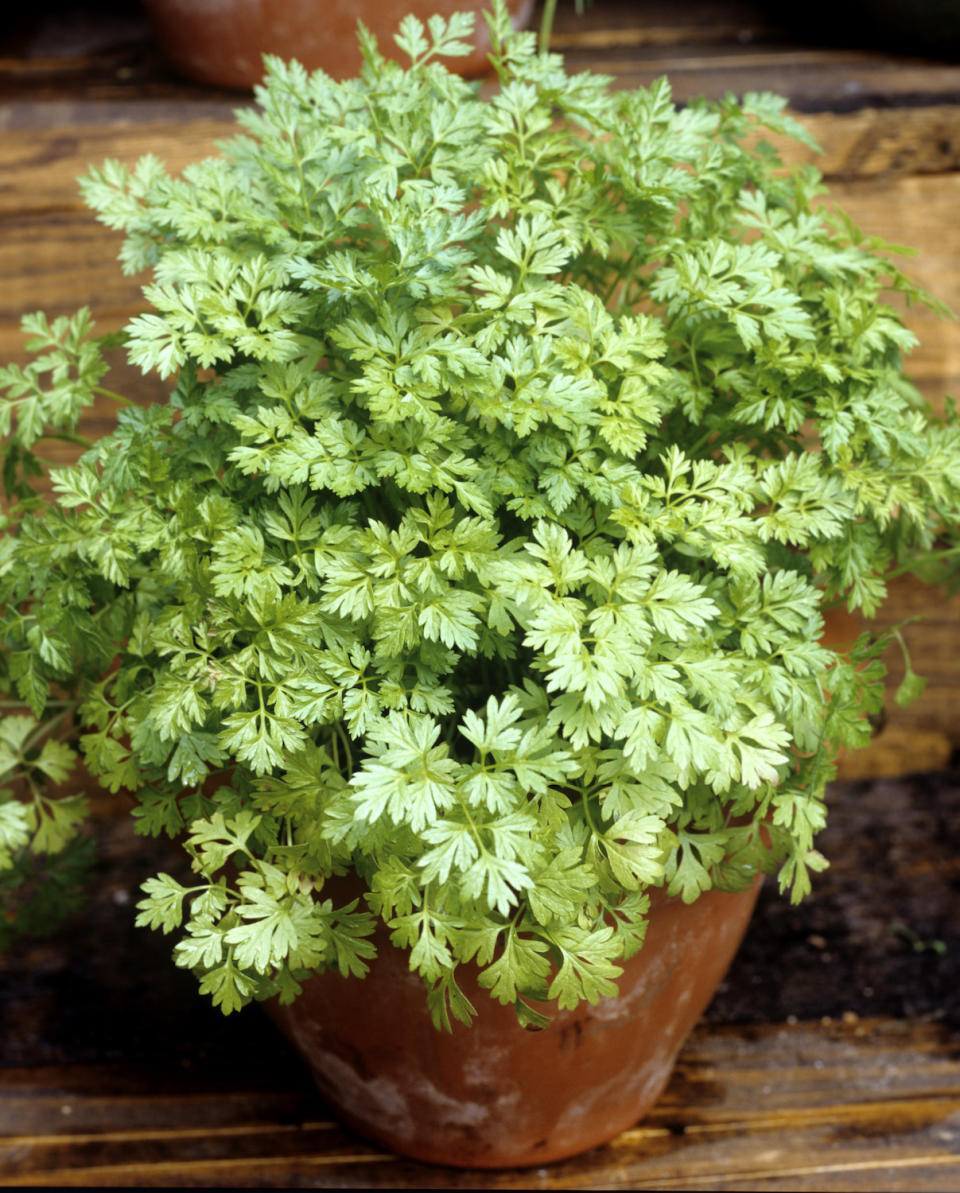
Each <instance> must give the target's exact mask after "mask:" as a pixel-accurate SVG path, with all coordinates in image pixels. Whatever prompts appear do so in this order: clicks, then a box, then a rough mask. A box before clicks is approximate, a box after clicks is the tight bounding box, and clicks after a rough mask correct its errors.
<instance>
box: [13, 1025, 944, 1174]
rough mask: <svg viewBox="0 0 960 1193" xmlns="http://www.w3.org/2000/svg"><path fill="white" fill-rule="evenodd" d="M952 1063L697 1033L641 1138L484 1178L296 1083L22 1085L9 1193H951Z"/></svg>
mask: <svg viewBox="0 0 960 1193" xmlns="http://www.w3.org/2000/svg"><path fill="white" fill-rule="evenodd" d="M958 1051H960V1050H958V1047H957V1041H956V1040H955V1039H954V1038H953V1037H952V1036H951V1035H950V1033H949V1032H947V1031H946V1030H945V1029H944V1028H942V1027H939V1026H930V1025H919V1026H913V1027H906V1026H904V1025H900V1024H896V1023H891V1022H889V1021H886V1020H863V1021H856V1022H854V1021H852V1020H851V1021H849V1022H847V1023H841V1024H833V1025H830V1026H824V1025H823V1024H819V1023H817V1024H807V1023H797V1024H793V1025H784V1026H770V1027H760V1028H757V1029H755V1030H753V1031H751V1032H744V1031H743V1030H742V1029H730V1028H727V1029H724V1028H706V1027H703V1028H699V1029H698V1030H697V1031H696V1032H695V1033H694V1035H693V1036H692V1038H691V1039H690V1040H689V1041H688V1044H687V1046H686V1048H685V1050H684V1053H683V1057H682V1059H681V1061H680V1064H679V1065H678V1067H677V1069H676V1071H675V1073H674V1077H673V1079H672V1081H671V1083H670V1086H669V1088H668V1089H667V1091H666V1094H665V1096H664V1098H663V1099H662V1101H661V1102H660V1104H659V1105H658V1106H657V1108H656V1109H655V1111H654V1112H653V1114H652V1115H651V1116H650V1117H649V1118H648V1119H647V1120H646V1121H645V1122H644V1123H643V1124H642V1125H640V1126H638V1127H636V1128H635V1129H633V1130H631V1131H627V1132H625V1133H624V1134H622V1135H621V1136H619V1137H618V1138H617V1139H616V1140H615V1141H614V1142H613V1143H611V1144H610V1145H608V1146H607V1147H604V1148H598V1149H595V1150H594V1151H592V1152H589V1153H588V1154H586V1155H585V1156H581V1157H577V1158H575V1159H573V1160H568V1161H566V1162H563V1163H560V1164H555V1165H551V1166H550V1167H549V1168H540V1169H529V1170H506V1171H500V1172H486V1173H471V1172H458V1171H455V1170H450V1169H445V1168H438V1167H428V1166H426V1165H421V1164H416V1163H412V1162H410V1161H405V1160H400V1159H397V1158H395V1157H393V1156H390V1155H387V1154H385V1153H383V1152H382V1151H380V1150H379V1149H377V1148H376V1147H373V1146H372V1145H369V1144H366V1143H364V1142H363V1141H361V1140H358V1139H357V1138H355V1137H353V1136H351V1135H350V1134H349V1133H348V1132H346V1131H345V1130H344V1129H343V1128H342V1127H340V1126H339V1125H338V1124H337V1123H336V1122H335V1121H334V1120H332V1119H331V1118H330V1117H329V1115H328V1113H327V1111H326V1110H325V1107H324V1106H323V1104H322V1103H321V1102H320V1101H319V1099H318V1098H317V1097H316V1095H314V1094H313V1093H312V1092H311V1091H310V1090H309V1088H308V1087H307V1086H306V1085H305V1084H304V1083H302V1082H300V1081H298V1080H297V1079H296V1077H294V1078H293V1079H292V1080H291V1079H289V1078H288V1079H287V1080H281V1081H278V1082H277V1088H267V1089H264V1087H263V1083H262V1082H260V1081H251V1080H250V1077H249V1074H246V1073H244V1072H243V1071H242V1070H233V1071H230V1070H227V1069H224V1070H222V1071H220V1072H218V1073H216V1074H214V1075H210V1074H200V1075H198V1074H196V1073H194V1072H192V1071H181V1072H180V1073H173V1074H172V1073H171V1072H170V1071H169V1069H167V1068H166V1067H161V1068H158V1069H156V1070H155V1071H152V1070H151V1069H149V1068H147V1067H145V1066H144V1067H137V1068H134V1069H132V1070H131V1069H129V1068H127V1069H125V1068H123V1067H122V1066H102V1065H101V1066H82V1067H80V1068H71V1067H57V1068H50V1069H44V1070H42V1071H41V1072H38V1071H37V1070H35V1069H27V1070H23V1069H11V1070H7V1072H6V1073H5V1074H4V1086H3V1089H2V1090H0V1113H3V1114H4V1116H5V1118H6V1125H5V1128H4V1130H5V1133H6V1138H5V1139H0V1166H2V1167H0V1172H2V1179H3V1183H4V1184H5V1185H6V1186H8V1187H18V1186H30V1185H48V1186H49V1185H64V1186H71V1187H77V1186H79V1187H90V1186H92V1185H96V1186H109V1185H128V1186H129V1185H134V1186H136V1187H141V1186H143V1187H150V1186H158V1185H160V1186H168V1187H169V1186H173V1187H187V1186H189V1187H202V1186H213V1187H220V1188H223V1187H251V1186H255V1187H281V1188H293V1187H300V1186H311V1187H336V1188H406V1187H420V1188H441V1189H443V1188H454V1187H455V1188H464V1189H470V1188H481V1189H529V1188H534V1189H536V1188H548V1189H570V1188H576V1189H617V1188H619V1189H724V1190H728V1189H729V1190H732V1189H739V1190H747V1189H768V1190H814V1189H817V1190H824V1189H830V1190H859V1189H864V1190H868V1189H869V1190H874V1189H878V1188H882V1189H884V1190H900V1189H903V1190H918V1189H925V1190H940V1189H942V1190H953V1189H956V1187H957V1184H958V1183H960V1062H958ZM266 1064H267V1066H269V1060H267V1062H266ZM268 1071H269V1068H268ZM91 1090H96V1091H97V1092H96V1094H95V1095H91V1092H90V1091H91Z"/></svg>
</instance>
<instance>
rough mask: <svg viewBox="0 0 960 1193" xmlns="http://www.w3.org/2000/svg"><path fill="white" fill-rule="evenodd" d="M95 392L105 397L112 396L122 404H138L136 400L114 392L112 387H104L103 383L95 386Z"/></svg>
mask: <svg viewBox="0 0 960 1193" xmlns="http://www.w3.org/2000/svg"><path fill="white" fill-rule="evenodd" d="M93 393H95V394H100V395H101V396H102V397H104V398H112V399H113V401H114V402H119V403H120V405H121V406H136V402H134V401H132V400H131V399H130V398H125V397H124V396H123V394H118V393H114V392H113V390H112V389H104V388H103V386H102V385H95V386H93Z"/></svg>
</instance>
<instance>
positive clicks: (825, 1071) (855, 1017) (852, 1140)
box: [0, 773, 960, 1191]
mask: <svg viewBox="0 0 960 1193" xmlns="http://www.w3.org/2000/svg"><path fill="white" fill-rule="evenodd" d="M831 805H832V807H831V816H830V824H829V827H828V828H827V830H826V832H825V834H824V836H823V839H822V847H823V849H824V852H825V853H826V854H827V855H828V856H829V857H831V859H832V866H831V868H830V870H829V871H827V873H826V874H825V875H823V876H821V877H820V878H818V880H817V883H816V889H815V894H814V897H813V898H812V899H810V900H809V901H807V902H806V903H804V904H802V905H800V906H799V907H791V906H789V905H788V904H785V903H784V902H783V901H782V900H781V899H780V898H779V896H778V895H777V894H776V891H775V890H774V889H773V888H772V887H770V888H767V889H765V890H764V891H763V893H762V895H761V901H760V905H759V907H758V910H757V913H756V915H755V917H754V921H753V923H752V925H751V927H750V930H749V932H748V935H747V938H746V940H745V942H744V945H743V947H742V948H741V951H740V954H739V956H738V958H737V960H736V961H735V962H734V966H733V968H732V970H731V972H730V974H729V975H728V977H727V980H726V981H725V982H724V984H723V985H722V986H721V988H720V990H719V992H718V994H717V997H716V998H715V1000H714V1002H713V1005H712V1006H711V1008H710V1009H709V1010H708V1012H707V1015H706V1017H705V1021H704V1022H703V1023H702V1024H701V1026H700V1027H699V1028H698V1029H697V1031H696V1032H695V1033H694V1035H693V1036H692V1037H691V1039H690V1040H689V1041H688V1043H687V1045H686V1047H685V1048H684V1050H683V1052H682V1054H681V1058H680V1063H679V1065H678V1067H677V1070H676V1072H675V1074H674V1076H673V1079H672V1081H671V1083H670V1085H669V1087H668V1089H667V1091H666V1093H665V1095H664V1097H663V1099H662V1100H661V1102H660V1104H659V1105H658V1106H657V1108H656V1109H655V1110H654V1112H653V1114H652V1115H651V1116H650V1117H649V1118H648V1119H647V1120H645V1121H644V1122H643V1123H641V1124H639V1125H638V1126H637V1127H636V1128H635V1129H634V1130H631V1131H627V1132H625V1133H624V1134H622V1135H621V1136H619V1137H618V1138H617V1139H616V1140H615V1141H614V1142H613V1143H611V1144H610V1145H609V1146H608V1147H605V1148H600V1149H597V1150H595V1151H593V1152H591V1153H589V1154H588V1155H586V1156H583V1157H580V1158H578V1159H575V1160H570V1161H568V1162H566V1163H562V1164H558V1165H551V1166H550V1167H549V1168H546V1169H533V1170H530V1171H527V1172H518V1171H510V1172H503V1173H486V1174H471V1173H460V1172H457V1171H454V1170H446V1169H439V1168H429V1167H425V1166H422V1165H417V1164H413V1163H409V1162H406V1161H400V1160H396V1159H394V1158H392V1157H390V1156H387V1155H385V1154H384V1153H383V1152H382V1151H380V1150H379V1149H378V1148H376V1147H373V1146H370V1145H368V1144H366V1143H364V1142H362V1141H360V1140H358V1139H357V1138H356V1137H354V1136H353V1135H351V1134H350V1133H349V1132H347V1131H345V1130H344V1129H342V1128H341V1127H339V1126H338V1125H337V1124H336V1123H335V1122H334V1121H333V1120H332V1119H331V1117H330V1115H329V1112H328V1111H327V1109H326V1108H325V1106H324V1105H323V1103H322V1102H321V1101H320V1099H319V1098H318V1097H317V1095H316V1094H315V1093H314V1091H313V1090H312V1088H311V1084H310V1080H309V1078H308V1076H307V1074H306V1073H305V1071H304V1070H303V1069H302V1068H301V1067H300V1065H299V1063H298V1061H297V1059H296V1057H295V1056H294V1055H293V1054H292V1053H291V1052H290V1050H289V1049H288V1048H287V1046H286V1045H285V1043H284V1042H283V1041H282V1040H281V1039H280V1038H279V1037H277V1036H276V1035H275V1034H274V1030H273V1028H272V1026H271V1025H270V1024H269V1023H268V1021H267V1019H266V1018H265V1017H264V1016H262V1015H261V1014H260V1013H259V1012H258V1011H257V1010H256V1009H254V1008H251V1009H249V1010H247V1011H245V1012H243V1013H242V1014H241V1015H238V1016H231V1017H230V1018H229V1019H224V1018H223V1017H222V1016H220V1015H219V1013H218V1012H215V1011H214V1010H213V1009H212V1008H211V1007H209V1006H207V1004H206V1001H205V1000H201V999H199V998H197V996H196V993H195V983H194V980H193V978H192V977H191V976H190V975H188V974H185V973H183V972H181V971H178V970H175V969H174V968H173V966H172V965H171V964H170V960H169V948H170V942H169V940H168V939H165V938H164V937H162V936H160V935H159V934H148V933H145V932H143V931H140V930H136V929H134V928H133V926H132V920H133V915H132V904H133V902H134V901H135V899H136V897H137V896H136V886H137V883H138V882H139V881H141V880H142V878H143V875H144V874H145V873H149V872H150V871H151V870H152V869H155V868H161V867H162V868H167V869H175V868H176V864H177V862H176V858H177V854H175V853H174V852H173V851H172V850H171V848H170V847H169V846H167V845H166V844H165V843H163V842H158V841H153V840H149V839H147V840H144V839H142V838H135V837H132V835H131V832H130V824H129V822H128V821H126V820H123V821H119V822H117V821H115V820H114V821H112V822H107V823H105V824H104V825H103V830H104V831H103V841H104V852H103V856H102V858H101V861H100V863H99V865H98V869H97V872H96V875H95V882H94V884H93V888H92V890H93V894H92V897H91V905H90V907H89V909H88V911H87V912H86V913H85V916H84V920H83V931H82V932H79V931H77V929H76V926H75V925H67V926H66V927H65V928H64V929H63V930H62V931H61V932H60V933H59V934H58V935H57V936H56V937H54V938H52V939H51V940H48V941H41V942H36V941H34V942H24V943H23V944H21V945H20V946H18V947H17V948H15V949H13V950H11V951H10V952H9V953H8V955H7V956H6V957H5V958H3V960H2V961H0V1022H2V1023H3V1024H4V1031H3V1036H2V1041H3V1043H2V1050H0V1183H3V1184H5V1185H8V1186H17V1185H29V1184H35V1185H69V1186H74V1187H77V1186H79V1187H84V1186H86V1187H89V1186H107V1185H135V1186H152V1185H154V1186H155V1185H168V1186H170V1185H172V1186H190V1187H193V1186H204V1185H210V1186H216V1187H230V1186H255V1187H272V1186H273V1187H295V1186H300V1185H308V1186H318V1187H340V1188H355V1187H356V1188H362V1187H379V1188H402V1187H418V1186H419V1187H425V1188H449V1187H457V1188H531V1187H532V1188H598V1189H605V1188H634V1189H644V1188H667V1189H669V1188H681V1189H688V1188H692V1189H699V1188H703V1189H722V1190H728V1189H729V1190H733V1189H768V1190H860V1189H863V1190H868V1189H869V1190H873V1189H884V1190H887V1189H891V1190H893V1189H903V1190H914V1191H918V1190H939V1189H942V1190H950V1189H955V1188H956V1187H957V1184H958V1182H960V1167H958V1166H960V981H958V978H960V923H958V921H957V916H956V888H957V882H958V870H960V863H958V858H960V774H957V773H954V774H952V775H940V776H927V777H919V778H916V779H913V780H909V781H904V780H900V781H896V782H893V781H887V782H878V783H861V784H847V785H838V786H837V787H835V788H834V789H833V791H832V794H831ZM91 940H95V941H97V942H98V947H97V948H96V949H91V947H90V941H91ZM941 946H942V951H941Z"/></svg>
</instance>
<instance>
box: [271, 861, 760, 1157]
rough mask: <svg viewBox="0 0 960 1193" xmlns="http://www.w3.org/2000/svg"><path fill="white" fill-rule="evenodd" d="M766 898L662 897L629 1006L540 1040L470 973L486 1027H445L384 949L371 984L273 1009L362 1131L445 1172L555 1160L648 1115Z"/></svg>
mask: <svg viewBox="0 0 960 1193" xmlns="http://www.w3.org/2000/svg"><path fill="white" fill-rule="evenodd" d="M759 888H760V883H759V880H758V881H757V882H755V883H754V884H753V886H751V887H750V888H749V889H748V890H745V891H742V892H739V893H736V894H725V893H722V892H719V891H709V892H707V893H706V894H705V895H702V896H701V897H700V898H699V899H698V900H697V901H696V902H695V903H691V904H684V903H682V902H680V901H679V900H676V899H660V900H659V901H657V902H655V903H654V906H653V907H652V909H651V912H650V922H649V927H648V929H647V938H646V941H645V943H644V946H643V948H642V949H641V950H640V952H639V953H638V954H637V956H636V957H633V958H632V959H631V960H630V961H628V962H626V963H625V964H624V973H623V976H622V977H621V978H620V979H619V981H618V986H619V989H620V993H619V995H618V996H616V997H614V998H603V999H601V1000H600V1001H599V1002H598V1003H597V1005H596V1006H589V1005H588V1004H586V1003H583V1004H581V1005H580V1006H578V1007H577V1008H576V1009H574V1010H572V1011H559V1012H558V1011H555V1010H554V1012H553V1014H552V1018H551V1021H550V1024H549V1026H548V1027H546V1028H544V1029H543V1030H542V1031H530V1030H524V1029H523V1028H521V1027H520V1026H519V1024H518V1023H517V1019H516V1015H515V1014H514V1011H513V1008H512V1007H509V1006H506V1007H505V1006H502V1005H500V1004H499V1003H497V1002H495V1001H494V1000H493V999H492V998H491V997H490V995H489V994H488V993H487V991H485V990H481V989H479V987H478V986H477V984H476V971H475V970H474V969H473V967H467V966H464V967H462V968H461V970H459V971H458V979H459V978H460V975H461V973H463V975H464V979H465V980H464V981H462V982H461V986H462V988H463V990H464V993H465V994H466V995H467V997H468V998H469V999H470V1001H471V1002H472V1003H473V1005H474V1007H475V1008H476V1010H477V1012H478V1015H477V1018H476V1020H475V1021H474V1023H473V1024H472V1025H471V1026H470V1027H466V1026H464V1025H463V1024H459V1023H458V1024H454V1029H453V1032H452V1034H451V1033H442V1032H438V1031H437V1030H436V1029H435V1028H434V1027H433V1025H432V1023H431V1021H430V1015H429V1012H428V1011H427V1008H426V1002H425V998H424V988H423V984H422V982H421V981H420V979H419V978H418V977H417V976H416V975H415V974H412V973H411V972H410V970H409V968H408V965H407V954H406V953H405V952H401V951H400V950H397V949H395V948H393V947H392V946H391V945H389V944H387V943H384V942H382V941H378V949H379V952H378V956H377V957H376V959H375V960H374V961H373V963H372V964H371V971H370V973H369V974H368V975H367V977H366V978H365V979H363V981H362V982H358V981H356V980H354V979H344V978H341V977H340V976H339V975H338V974H330V973H325V974H320V975H318V976H316V977H314V978H311V979H310V980H309V981H308V982H306V983H305V984H304V989H303V994H302V995H301V996H300V997H299V998H298V999H297V1000H296V1001H295V1002H294V1003H293V1004H292V1005H291V1006H288V1007H281V1006H279V1005H273V1006H271V1007H270V1008H269V1009H270V1013H271V1015H272V1016H273V1017H274V1019H275V1020H276V1021H277V1023H278V1024H279V1025H280V1027H281V1029H282V1030H283V1031H284V1032H285V1033H286V1034H287V1036H288V1037H289V1038H290V1039H291V1041H292V1042H293V1043H294V1045H295V1046H296V1047H297V1048H298V1049H299V1051H300V1052H301V1053H302V1055H303V1056H304V1058H305V1059H306V1060H307V1063H308V1064H309V1065H310V1067H311V1069H312V1070H313V1074H314V1077H315V1079H316V1082H317V1085H318V1086H319V1088H320V1091H321V1092H322V1093H323V1094H324V1096H325V1097H326V1098H327V1099H328V1100H329V1102H330V1104H331V1106H332V1107H333V1108H334V1110H335V1112H336V1114H337V1115H338V1117H340V1118H341V1119H342V1120H343V1122H344V1123H346V1124H347V1125H348V1126H349V1127H351V1128H352V1129H354V1130H355V1131H357V1132H358V1133H359V1134H360V1135H363V1136H365V1137H366V1138H368V1139H370V1140H373V1141H374V1142H376V1143H378V1144H381V1145H382V1146H385V1147H387V1148H389V1149H391V1150H392V1151H395V1152H398V1153H400V1154H401V1155H405V1156H409V1157H411V1158H412V1159H415V1160H423V1161H426V1162H428V1163H433V1164H445V1165H456V1166H459V1167H463V1168H513V1167H522V1166H532V1165H539V1164H546V1163H549V1162H551V1161H553V1160H561V1159H564V1158H566V1157H569V1156H573V1155H576V1154H577V1153H579V1152H583V1151H586V1150H588V1149H589V1148H591V1147H596V1146H598V1145H599V1144H603V1143H606V1142H608V1141H609V1140H610V1139H612V1138H614V1137H615V1136H616V1135H618V1134H620V1132H621V1131H624V1130H626V1129H627V1128H628V1127H631V1126H633V1125H634V1124H635V1123H636V1122H637V1121H638V1119H640V1118H641V1117H642V1116H643V1115H644V1114H646V1113H647V1112H648V1111H649V1110H650V1108H651V1107H652V1106H653V1104H654V1102H655V1101H656V1100H657V1098H658V1097H659V1095H660V1093H661V1092H662V1090H663V1087H664V1086H665V1085H666V1083H667V1081H668V1079H669V1077H670V1073H671V1071H672V1069H673V1065H674V1061H675V1059H676V1055H677V1053H678V1051H679V1050H680V1047H681V1045H682V1044H683V1042H684V1040H685V1039H686V1037H687V1035H688V1034H689V1032H690V1030H691V1029H692V1027H693V1026H694V1024H695V1023H696V1021H697V1019H699V1017H700V1015H701V1014H702V1013H703V1011H704V1009H705V1007H706V1005H707V1003H708V1002H709V1001H710V999H711V997H712V996H713V993H714V991H715V989H716V987H717V986H718V985H719V983H720V981H721V979H722V978H723V975H724V973H725V972H726V970H727V968H728V966H729V965H730V962H731V961H732V959H733V956H734V954H735V953H736V950H737V948H738V946H739V944H740V941H741V939H742V937H743V934H744V932H745V930H746V926H747V923H748V921H749V919H750V915H751V913H752V911H753V907H754V904H755V903H756V899H757V895H758V893H759ZM544 1009H545V1010H546V1009H547V1008H544Z"/></svg>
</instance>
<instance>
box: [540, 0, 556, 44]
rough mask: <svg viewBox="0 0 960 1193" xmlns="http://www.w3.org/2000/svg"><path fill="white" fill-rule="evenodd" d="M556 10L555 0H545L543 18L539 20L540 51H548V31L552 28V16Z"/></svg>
mask: <svg viewBox="0 0 960 1193" xmlns="http://www.w3.org/2000/svg"><path fill="white" fill-rule="evenodd" d="M556 11H557V0H546V3H545V4H544V6H543V18H542V20H541V21H540V53H541V54H548V53H549V52H550V33H551V31H552V29H553V16H554V13H555V12H556Z"/></svg>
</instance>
